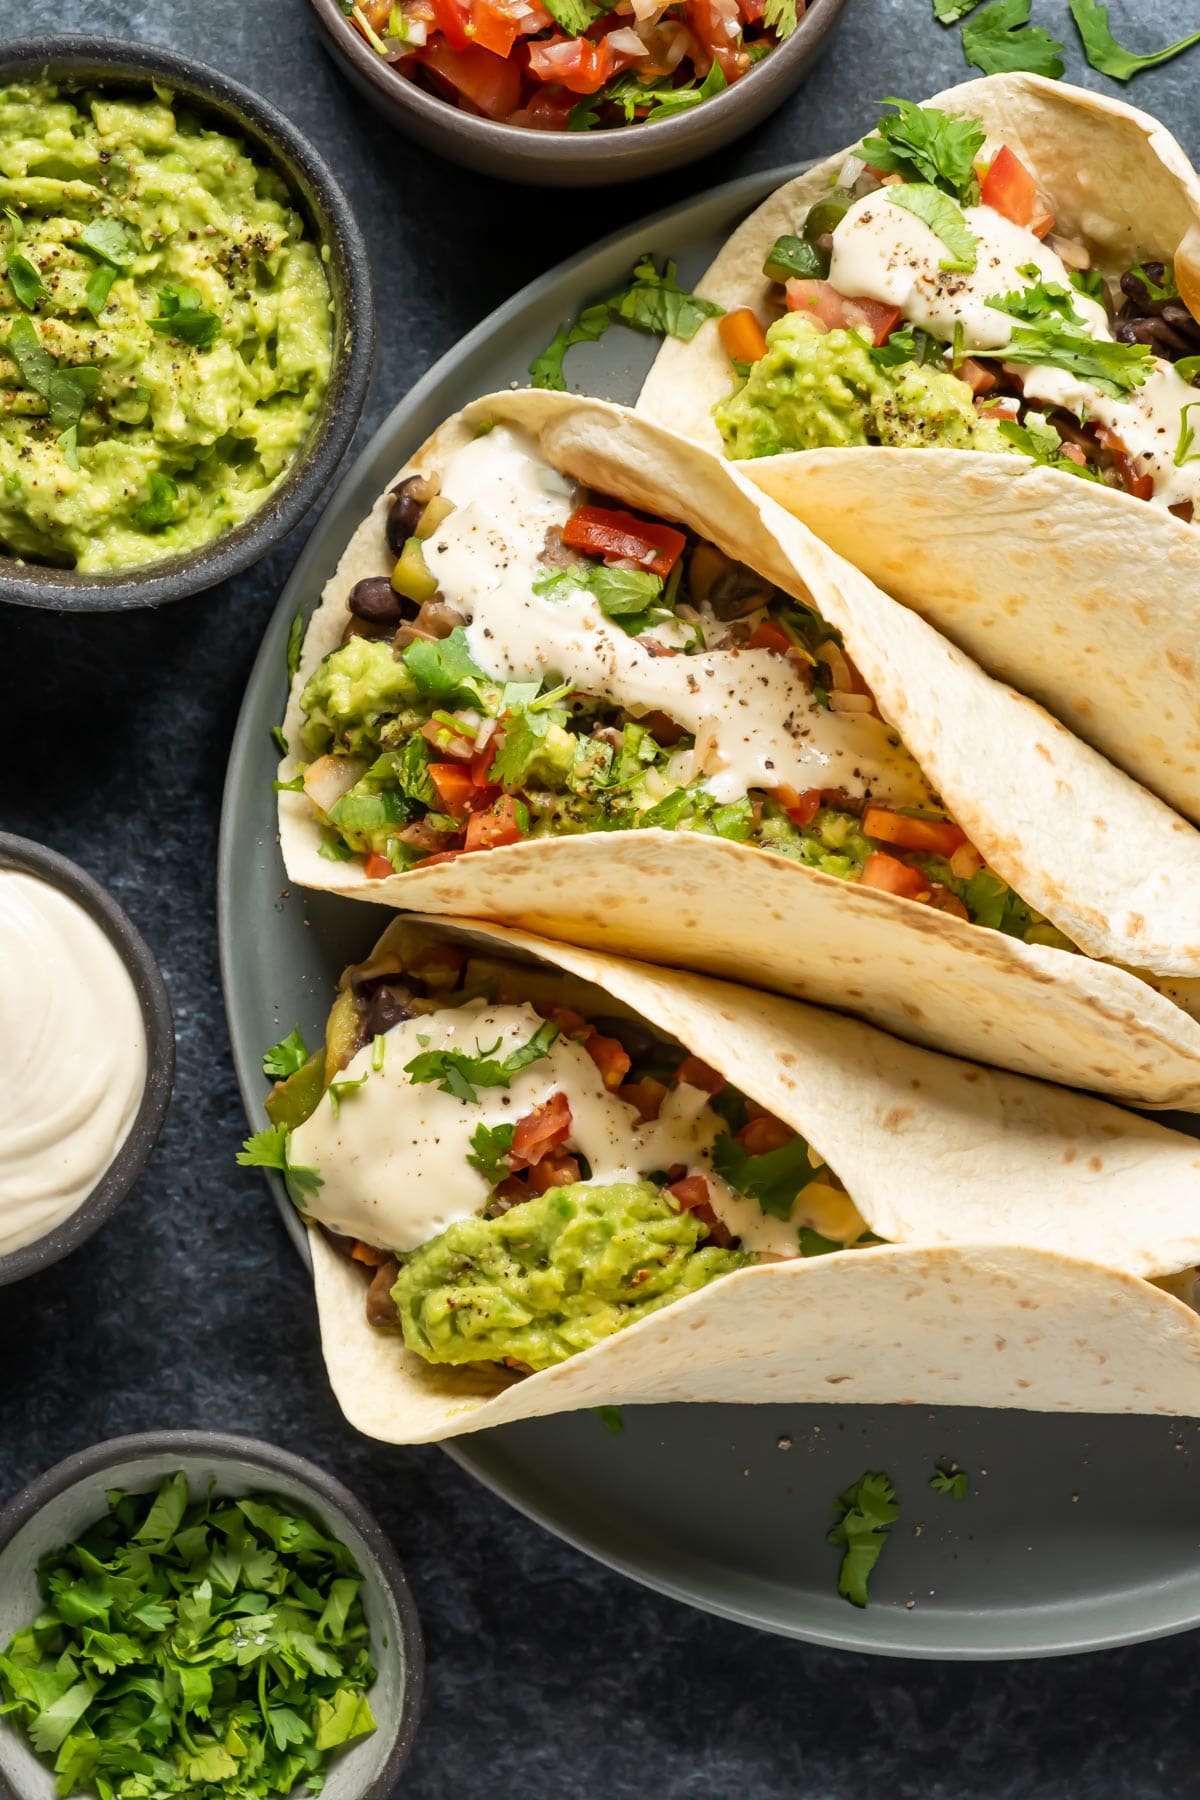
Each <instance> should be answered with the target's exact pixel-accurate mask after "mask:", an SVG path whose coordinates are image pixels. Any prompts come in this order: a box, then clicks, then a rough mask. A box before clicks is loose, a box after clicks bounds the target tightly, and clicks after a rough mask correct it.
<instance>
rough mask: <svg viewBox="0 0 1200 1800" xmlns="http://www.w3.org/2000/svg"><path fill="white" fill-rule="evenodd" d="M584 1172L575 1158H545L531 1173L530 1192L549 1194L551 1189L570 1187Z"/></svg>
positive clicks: (555, 1156) (552, 1156) (537, 1163)
mask: <svg viewBox="0 0 1200 1800" xmlns="http://www.w3.org/2000/svg"><path fill="white" fill-rule="evenodd" d="M582 1172H583V1171H582V1170H581V1169H580V1167H579V1164H578V1162H577V1161H576V1160H575V1158H574V1157H573V1156H561V1155H557V1154H552V1155H550V1156H543V1158H542V1160H541V1162H536V1163H534V1165H533V1167H532V1168H531V1169H530V1171H529V1191H530V1193H531V1194H547V1193H549V1191H550V1189H551V1188H555V1187H570V1185H571V1183H572V1182H573V1181H578V1180H579V1178H580V1175H581V1174H582Z"/></svg>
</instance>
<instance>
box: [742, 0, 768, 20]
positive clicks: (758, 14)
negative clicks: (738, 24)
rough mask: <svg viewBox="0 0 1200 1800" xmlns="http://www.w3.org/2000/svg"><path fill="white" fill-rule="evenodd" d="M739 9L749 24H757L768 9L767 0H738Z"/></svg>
mask: <svg viewBox="0 0 1200 1800" xmlns="http://www.w3.org/2000/svg"><path fill="white" fill-rule="evenodd" d="M738 10H739V11H740V13H741V15H742V17H743V19H745V21H746V23H747V25H757V23H758V21H759V20H760V19H761V18H762V16H763V14H764V12H766V10H767V0H738Z"/></svg>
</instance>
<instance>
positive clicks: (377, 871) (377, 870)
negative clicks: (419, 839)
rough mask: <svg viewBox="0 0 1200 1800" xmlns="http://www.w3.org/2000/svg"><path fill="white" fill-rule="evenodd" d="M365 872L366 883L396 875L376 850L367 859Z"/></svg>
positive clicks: (386, 860)
mask: <svg viewBox="0 0 1200 1800" xmlns="http://www.w3.org/2000/svg"><path fill="white" fill-rule="evenodd" d="M366 870H367V880H368V881H383V880H384V879H385V878H386V877H387V876H388V875H394V874H395V873H396V871H395V869H393V867H392V865H391V863H390V862H389V861H388V859H387V857H386V856H381V855H380V854H379V852H378V850H372V851H371V854H370V855H369V856H368V857H367V861H366Z"/></svg>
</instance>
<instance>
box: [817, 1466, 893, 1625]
mask: <svg viewBox="0 0 1200 1800" xmlns="http://www.w3.org/2000/svg"><path fill="white" fill-rule="evenodd" d="M837 1503H838V1505H839V1507H841V1509H842V1516H841V1518H840V1519H839V1520H838V1521H837V1523H836V1524H835V1525H834V1527H833V1529H832V1530H831V1531H830V1532H829V1535H828V1538H827V1539H826V1542H828V1543H830V1544H834V1545H837V1546H839V1547H842V1548H844V1549H845V1555H844V1556H843V1557H842V1566H841V1569H840V1570H839V1572H838V1593H839V1594H840V1595H841V1596H842V1598H843V1599H844V1600H849V1601H850V1603H851V1605H853V1606H865V1605H866V1604H867V1580H868V1578H869V1576H870V1574H871V1571H872V1569H873V1568H874V1567H875V1564H876V1563H877V1562H878V1561H879V1557H880V1554H881V1552H882V1550H883V1546H884V1544H885V1543H886V1542H887V1533H888V1528H889V1527H890V1526H891V1525H892V1524H893V1523H894V1521H895V1520H896V1518H897V1517H898V1516H899V1512H900V1508H899V1507H898V1506H897V1505H896V1490H895V1488H894V1487H893V1486H892V1484H891V1482H890V1480H889V1479H888V1477H887V1476H886V1475H881V1474H878V1473H874V1472H872V1471H868V1472H867V1473H866V1474H865V1475H860V1476H859V1478H858V1480H857V1481H856V1482H855V1483H854V1485H853V1486H852V1487H848V1488H847V1489H846V1491H845V1493H844V1494H839V1495H838V1502H837Z"/></svg>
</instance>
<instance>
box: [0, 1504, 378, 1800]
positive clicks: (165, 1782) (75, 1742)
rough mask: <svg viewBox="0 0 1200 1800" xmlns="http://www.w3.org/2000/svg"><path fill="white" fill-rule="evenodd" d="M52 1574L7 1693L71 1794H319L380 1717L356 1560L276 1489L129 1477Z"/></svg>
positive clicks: (16, 1646) (11, 1653)
mask: <svg viewBox="0 0 1200 1800" xmlns="http://www.w3.org/2000/svg"><path fill="white" fill-rule="evenodd" d="M38 1586H39V1590H40V1593H41V1601H42V1611H41V1613H40V1615H39V1617H38V1618H37V1620H36V1621H35V1622H34V1623H32V1624H30V1625H28V1626H26V1627H25V1628H24V1629H22V1630H20V1631H18V1632H17V1633H16V1634H15V1636H14V1637H13V1638H12V1639H11V1640H10V1642H9V1643H8V1644H7V1645H6V1646H5V1648H4V1650H3V1652H0V1697H2V1698H3V1701H4V1710H5V1711H6V1712H8V1713H9V1715H10V1717H11V1718H12V1719H13V1720H14V1722H15V1723H16V1724H17V1726H18V1727H19V1728H20V1729H22V1730H23V1731H24V1732H25V1733H26V1735H27V1736H28V1737H29V1740H30V1742H31V1743H32V1745H33V1748H34V1750H35V1751H36V1752H37V1753H38V1755H40V1756H43V1757H46V1758H48V1759H51V1760H52V1762H53V1767H54V1770H55V1773H56V1775H57V1777H58V1783H57V1785H58V1791H59V1793H61V1794H67V1793H70V1794H76V1793H81V1792H85V1793H90V1794H97V1795H99V1796H101V1800H112V1797H113V1796H114V1795H116V1794H121V1795H131V1796H132V1795H141V1796H145V1797H146V1800H151V1797H153V1800H166V1797H167V1796H171V1795H179V1796H181V1797H188V1800H191V1797H195V1796H199V1795H203V1794H210V1793H211V1794H215V1793H219V1794H220V1795H221V1796H223V1797H224V1800H267V1797H268V1796H272V1795H277V1794H289V1793H292V1792H293V1791H296V1790H297V1789H301V1788H303V1789H305V1790H307V1791H308V1792H315V1791H317V1790H318V1789H319V1788H320V1786H321V1785H322V1782H323V1779H324V1768H325V1764H326V1763H327V1761H328V1758H329V1755H330V1753H331V1752H332V1751H333V1750H335V1749H337V1748H338V1747H339V1746H340V1745H342V1744H345V1743H348V1742H349V1741H350V1740H351V1739H353V1738H357V1737H361V1736H364V1735H365V1734H367V1733H369V1732H371V1731H373V1730H374V1729H375V1720H374V1717H373V1715H372V1712H371V1705H370V1701H369V1699H368V1697H367V1696H368V1689H369V1688H370V1686H371V1684H372V1683H373V1682H374V1679H375V1670H374V1668H373V1667H372V1665H371V1654H370V1639H369V1631H368V1626H367V1621H366V1616H365V1614H364V1611H363V1606H362V1599H361V1593H360V1590H361V1586H362V1582H361V1577H360V1575H359V1571H358V1569H357V1567H356V1565H355V1562H354V1559H353V1557H352V1556H351V1555H350V1552H349V1551H348V1550H347V1549H346V1547H345V1545H344V1544H341V1543H339V1542H338V1541H337V1540H336V1539H333V1538H330V1537H328V1536H326V1535H325V1533H324V1532H323V1531H321V1530H319V1529H318V1528H317V1527H316V1526H315V1525H314V1524H312V1523H311V1522H310V1521H309V1520H308V1519H306V1518H303V1517H301V1516H300V1515H299V1514H297V1513H295V1512H293V1511H292V1510H290V1509H288V1510H284V1509H282V1508H281V1507H280V1506H278V1505H277V1504H276V1503H275V1502H274V1501H273V1500H271V1499H268V1498H266V1497H264V1496H253V1495H252V1496H249V1497H247V1498H245V1499H240V1500H231V1499H228V1498H226V1497H224V1496H217V1495H215V1494H214V1493H213V1492H212V1491H211V1489H210V1491H209V1492H208V1494H207V1495H206V1496H205V1497H204V1498H203V1499H192V1497H191V1495H190V1494H189V1490H188V1484H187V1479H186V1477H185V1476H184V1475H183V1474H182V1472H181V1473H178V1474H175V1475H171V1476H168V1477H167V1479H166V1480H164V1481H163V1483H162V1484H161V1486H160V1487H159V1489H158V1491H157V1493H156V1494H155V1495H153V1496H151V1495H149V1494H125V1493H122V1492H121V1491H120V1490H115V1491H113V1492H111V1493H110V1494H109V1495H108V1512H107V1514H106V1515H105V1516H104V1517H103V1518H101V1519H98V1520H97V1521H96V1522H95V1523H94V1524H93V1525H91V1526H90V1527H89V1528H88V1529H87V1530H85V1531H84V1532H82V1533H81V1534H80V1537H79V1539H78V1540H77V1541H76V1542H74V1543H71V1544H67V1545H64V1546H63V1547H62V1548H60V1549H56V1550H53V1551H51V1552H50V1553H49V1554H48V1555H46V1556H44V1557H43V1558H42V1559H41V1561H40V1563H39V1565H38Z"/></svg>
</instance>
